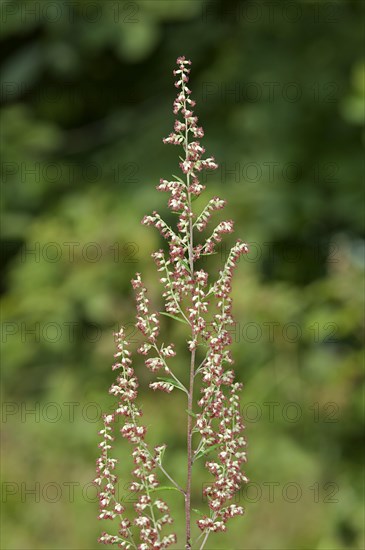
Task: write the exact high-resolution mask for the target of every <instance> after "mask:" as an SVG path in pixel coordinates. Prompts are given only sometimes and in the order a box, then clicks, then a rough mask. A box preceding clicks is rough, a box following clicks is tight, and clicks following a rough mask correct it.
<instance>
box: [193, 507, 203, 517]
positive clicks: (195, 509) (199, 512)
mask: <svg viewBox="0 0 365 550" xmlns="http://www.w3.org/2000/svg"><path fill="white" fill-rule="evenodd" d="M191 511H192V512H195V513H196V514H199V516H202V515H203V512H201V511H200V510H198V509H197V508H192V509H191Z"/></svg>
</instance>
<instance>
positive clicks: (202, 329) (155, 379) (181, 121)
mask: <svg viewBox="0 0 365 550" xmlns="http://www.w3.org/2000/svg"><path fill="white" fill-rule="evenodd" d="M190 66H191V61H189V60H188V59H186V58H185V57H179V58H178V59H177V69H175V70H174V76H175V77H176V81H175V87H176V88H177V97H176V99H175V100H174V104H173V112H174V114H175V115H176V117H177V118H176V120H175V123H174V128H173V131H172V132H171V133H170V134H169V136H168V137H166V138H164V140H163V141H164V143H167V144H172V145H177V146H180V147H181V148H182V152H181V156H180V163H179V166H180V170H181V177H178V176H173V179H171V180H168V179H161V180H160V182H159V184H158V185H157V190H158V191H161V192H167V193H169V195H170V196H169V199H168V203H167V206H168V208H169V209H170V211H171V212H172V213H173V214H175V215H177V223H176V227H170V225H169V224H168V223H166V222H165V221H164V220H163V219H162V217H161V216H160V214H159V213H158V212H156V211H154V212H152V214H150V215H146V216H145V217H144V218H143V220H142V223H143V224H144V225H146V226H150V225H153V226H155V227H156V228H157V229H158V230H159V232H160V233H161V235H162V236H163V237H164V239H165V242H166V241H167V245H168V246H166V247H165V250H163V249H160V250H158V251H156V252H154V253H153V254H152V257H153V259H154V261H155V263H156V266H157V271H158V272H159V274H160V282H161V284H162V285H163V288H164V290H163V293H162V297H163V298H164V306H165V311H161V312H153V311H151V308H150V302H149V298H148V297H147V289H146V287H145V286H144V284H143V283H142V278H141V275H140V274H139V273H137V274H136V276H135V278H134V279H133V280H132V286H133V288H134V290H135V293H136V309H137V315H136V327H137V328H138V330H139V331H140V334H141V337H142V342H141V343H140V345H139V347H138V350H137V351H138V353H139V354H141V355H142V356H143V360H144V363H145V366H146V368H147V371H146V372H147V376H148V377H150V378H151V381H149V388H150V389H151V390H152V391H157V390H158V391H159V392H161V403H162V400H163V399H170V397H168V396H163V394H164V393H166V394H171V393H175V391H176V390H179V391H182V392H183V393H185V395H186V397H187V403H186V405H185V410H186V412H187V416H186V430H187V438H186V448H187V453H186V454H187V457H186V483H185V485H184V486H183V487H181V486H180V485H179V483H178V482H177V481H176V480H175V479H174V478H173V477H172V476H171V475H170V474H169V473H168V472H167V471H166V469H165V467H164V465H163V457H164V454H165V451H166V445H165V444H162V445H158V446H157V447H155V449H154V451H150V449H149V446H148V443H147V435H148V434H147V428H146V427H145V426H144V425H143V424H141V422H140V420H141V417H142V410H141V409H140V408H139V407H138V406H137V398H138V380H137V375H136V373H135V371H134V369H133V367H132V353H131V351H130V349H129V343H128V342H127V340H126V337H125V331H124V329H123V328H122V329H121V330H120V332H119V333H117V335H116V344H117V351H116V353H115V363H114V364H113V367H112V368H113V370H117V371H118V376H117V379H116V382H115V383H113V384H112V386H111V387H110V390H109V391H110V394H111V395H112V396H114V398H115V399H116V401H117V403H116V406H115V408H114V412H113V413H112V414H107V415H105V416H104V428H103V429H102V430H101V431H100V435H101V436H102V441H101V443H100V449H101V457H100V458H99V459H98V462H97V478H96V480H95V483H96V484H97V486H98V487H99V496H100V512H99V518H100V519H110V520H114V519H116V518H118V521H119V531H118V534H109V533H106V532H103V533H102V535H101V537H100V539H99V541H100V542H101V543H104V544H110V545H113V544H116V545H118V547H120V548H127V549H129V548H131V549H136V550H150V549H151V550H152V549H157V550H159V549H164V548H168V547H169V546H171V545H172V544H174V543H176V542H177V539H176V535H175V534H174V533H170V534H166V535H163V534H162V530H163V529H164V528H165V527H166V526H168V525H169V524H171V523H172V518H171V516H170V513H169V509H168V506H167V504H166V502H165V501H164V500H162V499H161V498H155V493H156V491H157V490H163V489H165V487H160V486H159V479H158V476H157V473H158V472H160V473H161V475H164V476H165V477H166V478H167V480H168V482H169V484H170V485H169V486H168V487H167V488H169V489H171V488H173V489H176V490H177V491H178V492H180V493H181V495H182V496H183V498H184V506H185V541H184V546H185V550H191V549H192V548H193V543H192V531H191V528H192V526H191V494H192V483H193V465H194V464H195V463H196V462H197V461H198V460H204V461H205V467H206V470H207V475H209V476H211V477H210V479H211V481H210V482H208V483H207V484H206V485H205V489H204V496H205V498H206V501H207V504H208V506H207V510H206V513H203V512H201V514H200V518H199V519H198V520H197V522H196V523H197V528H198V529H197V533H199V530H200V531H201V534H200V535H199V536H198V538H197V540H196V543H194V544H195V547H196V548H199V549H200V550H203V548H204V546H205V544H206V542H207V539H208V537H209V534H210V533H214V532H217V531H226V529H227V522H228V520H230V519H231V518H233V517H235V516H238V515H242V514H243V512H244V510H243V508H242V507H241V506H237V505H236V504H234V503H233V502H232V501H233V499H234V496H235V494H236V493H237V492H238V491H239V490H240V487H241V485H242V484H243V483H247V481H248V480H247V477H246V475H245V473H244V472H243V470H242V466H243V464H244V463H245V462H246V453H245V444H246V441H245V439H244V437H243V435H242V432H243V429H244V426H243V422H242V418H241V415H240V407H239V397H238V394H239V392H240V390H241V386H242V385H241V384H240V383H238V382H236V381H235V373H234V371H233V369H232V365H233V359H232V356H231V351H230V345H231V336H230V326H231V325H232V324H234V320H233V317H232V299H231V297H230V292H231V286H232V277H233V271H234V268H235V267H236V266H237V263H238V260H239V258H240V256H241V255H242V254H246V253H247V252H248V248H247V245H246V244H245V243H244V242H242V241H241V240H237V242H236V244H235V245H234V246H233V247H232V249H231V251H230V253H229V255H228V258H227V261H226V263H225V265H224V266H223V268H222V269H221V270H220V271H219V275H218V278H217V280H216V281H215V282H209V274H208V273H207V272H206V271H205V270H204V269H202V268H201V266H199V267H198V266H197V265H196V263H197V262H198V261H199V259H200V258H201V257H202V256H203V255H209V254H213V253H214V252H215V247H216V245H217V243H219V242H221V240H222V238H223V236H224V235H225V234H226V233H227V234H229V233H232V232H233V221H232V220H226V221H221V222H220V223H219V224H218V225H217V227H216V228H215V229H213V231H212V233H211V234H210V236H209V237H207V238H205V240H203V241H202V242H195V234H196V233H197V234H198V235H200V236H201V235H202V232H203V231H204V230H205V229H206V228H207V225H208V223H209V222H210V221H211V218H212V216H213V214H214V213H215V212H217V211H219V210H221V209H222V208H223V207H224V206H225V204H226V202H225V201H224V200H223V199H221V198H219V197H217V196H214V197H212V198H211V199H210V200H209V201H208V203H207V205H206V206H205V208H203V209H200V213H199V214H196V213H195V212H194V210H193V201H194V200H195V199H196V198H198V197H199V196H200V195H201V194H202V192H203V191H204V189H205V186H204V185H202V183H201V182H200V179H199V178H200V173H201V172H202V171H203V170H214V169H216V168H217V164H216V162H215V159H214V157H212V156H207V157H206V156H205V148H204V147H203V146H202V144H201V143H200V139H201V138H202V137H203V136H204V131H203V128H202V127H201V126H199V125H198V118H197V116H196V115H195V114H194V107H195V101H194V100H193V99H192V98H191V91H190V89H189V88H188V82H189V74H190ZM161 316H167V317H169V318H170V319H173V320H176V321H179V322H182V323H183V324H184V326H185V331H186V353H188V354H189V355H190V361H189V363H190V366H189V369H188V372H184V373H183V374H182V376H181V379H180V378H179V377H178V376H177V374H176V372H175V369H174V366H173V365H174V358H175V356H176V351H175V346H174V344H173V343H169V344H165V343H164V342H163V341H162V342H160V339H161V336H160V331H161V327H160V319H161ZM162 340H163V339H162ZM176 349H177V348H176ZM180 349H181V347H180ZM199 356H200V357H199ZM184 363H185V360H184ZM161 374H163V375H165V376H161ZM166 376H167V377H166ZM196 384H200V398H199V399H198V400H197V402H196V403H195V402H194V385H196ZM117 419H122V421H123V423H122V427H121V428H120V433H121V435H122V437H124V438H125V439H127V440H129V442H130V443H132V444H133V446H134V448H133V451H132V457H133V461H134V465H135V467H134V470H133V472H132V475H133V481H132V483H131V485H130V490H131V491H134V492H135V493H136V497H137V502H136V503H135V506H134V511H133V512H134V517H132V515H131V514H128V511H127V510H126V508H127V506H126V507H124V506H123V505H122V504H121V503H120V502H119V501H117V499H116V496H115V495H116V490H115V486H116V482H117V477H116V474H115V473H114V470H115V468H116V460H115V459H113V458H111V457H110V453H111V451H112V443H113V435H112V427H113V426H114V425H115V424H116V421H117ZM194 433H195V434H196V437H197V439H198V440H199V442H198V444H197V445H196V446H195V447H194V445H193V443H194V442H193V434H194ZM208 454H209V456H208ZM201 481H202V480H198V485H201ZM175 495H176V492H175V493H173V496H175ZM181 547H182V545H181V544H180V546H179V548H181Z"/></svg>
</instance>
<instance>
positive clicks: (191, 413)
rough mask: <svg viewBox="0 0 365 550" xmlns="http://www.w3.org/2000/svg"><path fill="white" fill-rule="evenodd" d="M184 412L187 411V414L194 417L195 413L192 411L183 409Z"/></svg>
mask: <svg viewBox="0 0 365 550" xmlns="http://www.w3.org/2000/svg"><path fill="white" fill-rule="evenodd" d="M185 412H187V413H188V415H189V416H192V417H193V418H196V414H195V413H193V411H189V410H188V409H185Z"/></svg>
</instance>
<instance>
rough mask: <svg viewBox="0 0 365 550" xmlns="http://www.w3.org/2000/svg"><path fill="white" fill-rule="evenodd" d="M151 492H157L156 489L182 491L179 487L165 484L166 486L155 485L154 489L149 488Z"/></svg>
mask: <svg viewBox="0 0 365 550" xmlns="http://www.w3.org/2000/svg"><path fill="white" fill-rule="evenodd" d="M149 491H150V492H156V491H177V492H178V493H180V491H179V489H178V488H177V487H173V486H172V485H171V486H167V485H166V486H165V487H155V488H154V489H149Z"/></svg>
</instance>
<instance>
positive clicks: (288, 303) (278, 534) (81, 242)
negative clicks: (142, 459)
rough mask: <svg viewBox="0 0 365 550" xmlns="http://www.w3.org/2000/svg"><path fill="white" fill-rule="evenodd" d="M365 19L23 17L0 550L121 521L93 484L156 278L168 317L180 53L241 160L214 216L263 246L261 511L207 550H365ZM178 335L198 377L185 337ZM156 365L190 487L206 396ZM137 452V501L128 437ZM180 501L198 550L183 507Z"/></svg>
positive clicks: (356, 8)
mask: <svg viewBox="0 0 365 550" xmlns="http://www.w3.org/2000/svg"><path fill="white" fill-rule="evenodd" d="M363 17H364V3H363V2H362V1H330V2H320V1H317V2H311V1H298V0H297V1H290V2H286V1H280V2H279V1H278V2H260V1H243V0H241V1H214V2H204V1H200V0H192V1H190V0H176V1H171V2H170V1H167V0H165V1H162V0H161V1H159V0H157V1H154V0H148V1H137V2H134V1H119V0H112V1H108V0H104V1H101V0H93V1H91V0H84V1H81V0H75V1H74V2H66V1H65V2H63V1H61V0H60V1H48V0H44V1H41V2H39V1H38V2H35V1H33V0H27V1H26V2H16V1H7V0H3V1H2V2H1V18H2V42H3V44H2V57H3V70H2V77H1V99H2V150H3V160H2V165H1V171H2V199H3V200H2V208H3V212H2V223H3V225H2V268H3V270H4V273H5V276H4V278H3V282H2V287H1V291H2V321H3V325H2V327H3V328H2V348H3V352H2V359H3V361H2V369H3V370H2V380H3V386H2V392H3V395H2V398H3V407H2V434H3V453H4V456H3V460H2V512H3V514H2V516H3V519H2V522H3V523H2V530H1V533H2V534H1V548H4V549H9V550H21V549H24V550H26V549H27V550H33V549H36V548H37V549H38V548H39V549H65V550H66V549H70V550H71V549H80V550H81V549H85V550H86V549H94V548H97V547H98V544H97V543H96V538H97V536H98V534H99V531H100V530H101V529H102V528H105V527H108V524H107V525H103V526H102V525H100V524H99V523H98V522H97V520H96V516H97V504H96V498H95V494H96V493H95V489H94V488H93V487H92V486H91V483H90V482H91V480H92V479H93V477H94V464H95V460H96V458H97V456H98V449H97V443H98V436H97V430H98V429H99V427H100V423H99V420H100V412H101V409H103V410H108V408H109V407H110V406H111V403H112V400H111V398H109V396H108V388H109V385H110V384H111V382H112V380H113V379H114V375H113V373H112V372H111V369H110V366H111V364H112V354H113V352H114V347H113V346H114V344H113V336H112V332H113V331H114V330H115V329H117V328H118V326H119V325H120V324H121V323H124V324H126V325H127V328H128V332H129V334H130V336H131V337H132V339H133V340H136V341H138V335H137V333H136V332H135V330H134V328H133V315H134V300H133V295H132V291H131V287H130V279H131V278H132V276H133V275H134V273H135V272H136V271H140V272H142V273H143V276H144V279H145V282H146V284H147V286H148V288H149V291H150V295H151V298H152V300H153V301H154V304H155V307H156V309H161V307H162V304H161V298H160V297H159V293H160V287H159V284H158V279H157V275H156V272H155V266H154V263H153V261H152V259H151V258H150V253H151V252H152V251H154V250H156V249H157V248H159V247H160V246H161V241H160V238H159V235H158V234H157V232H156V231H154V230H153V229H149V228H144V227H143V226H141V225H140V219H141V218H142V217H143V215H144V214H146V213H150V212H151V211H152V210H153V209H155V208H156V209H158V210H159V211H160V213H161V214H162V215H165V217H166V218H168V219H169V214H168V212H167V208H166V195H164V194H162V193H157V191H155V185H156V184H157V183H158V181H159V178H160V177H167V178H169V177H170V175H171V173H176V172H177V168H176V167H177V162H178V159H177V149H176V148H174V147H168V146H164V145H163V144H162V141H161V139H162V137H164V136H166V135H167V134H168V133H169V132H170V131H171V128H172V124H173V115H172V111H171V106H172V101H173V99H174V96H175V92H176V90H175V88H174V87H173V76H172V74H171V71H172V69H173V68H174V64H175V59H176V57H177V56H178V55H186V56H187V57H188V58H190V59H191V60H192V61H193V67H192V78H191V88H192V90H193V96H194V98H195V99H196V100H197V108H196V113H197V114H198V116H199V120H200V122H201V124H202V125H203V127H204V129H205V132H206V137H205V138H204V140H203V144H204V145H205V146H206V149H207V152H208V154H213V155H215V157H216V159H217V161H218V163H219V164H220V168H219V169H218V170H217V171H216V172H214V173H212V174H211V175H210V174H209V175H208V176H207V177H206V184H207V193H206V194H205V195H203V197H204V198H203V197H202V199H200V200H199V203H198V202H197V203H196V204H197V208H199V209H200V207H201V205H202V203H203V201H205V198H207V197H211V196H213V195H220V196H222V197H223V198H226V199H228V206H227V208H226V210H225V216H226V217H228V218H233V219H234V220H235V221H236V233H235V236H236V237H238V236H240V237H241V238H243V239H244V240H246V241H247V242H249V243H250V249H251V252H250V254H249V255H248V256H247V257H245V258H244V259H243V260H242V261H241V262H240V266H239V268H238V271H237V272H236V278H235V285H234V292H233V294H234V314H235V318H236V321H237V324H236V326H235V328H234V331H233V339H234V343H233V353H234V356H235V359H236V370H237V376H238V378H239V379H240V380H241V381H242V382H244V384H245V388H244V392H243V394H242V410H243V413H244V416H245V417H246V426H247V430H246V435H247V439H248V445H249V446H248V452H249V462H248V464H247V475H248V477H249V479H250V484H249V485H248V487H247V488H246V489H245V490H243V491H242V493H241V494H240V495H239V496H238V498H237V502H240V503H241V504H243V506H245V508H246V515H245V517H244V518H236V519H235V520H232V522H231V527H230V529H229V530H228V533H227V534H225V535H219V536H211V538H210V539H209V543H208V545H207V548H208V550H209V549H218V548H219V549H235V550H238V549H247V550H248V549H253V548H256V549H262V550H271V549H280V550H287V549H288V550H289V549H304V548H305V549H321V550H325V549H326V550H335V549H338V550H340V549H341V550H342V549H347V548H359V549H360V548H363V547H364V539H363V536H364V533H363V507H362V506H363V488H364V484H363V474H362V457H363V449H362V434H363V431H362V419H363V409H362V386H363V380H364V377H363V371H362V363H363V330H364V327H363V308H364V303H363V298H364V295H363V291H362V284H361V283H362V281H363V265H362V261H363V245H364V240H363V239H364V232H363V231H364V227H363V223H362V222H363V213H364V205H363V201H362V197H363V191H362V168H363V159H362V155H361V148H362V145H363V141H364V133H363V122H364V115H363V103H364V57H363V54H362V47H361V46H362V45H363ZM232 240H233V239H232ZM232 240H231V241H230V240H229V239H228V240H227V241H226V243H227V247H228V245H229V244H230V243H232ZM225 246H226V245H224V246H222V247H221V249H220V254H219V255H218V256H216V257H214V261H213V263H212V264H211V267H212V269H213V271H214V270H215V271H216V270H217V269H218V263H219V262H221V261H224V259H225V256H226V253H227V250H228V248H226V247H225ZM165 329H166V333H167V336H166V341H167V340H170V339H175V338H178V339H179V341H180V344H179V346H178V351H179V355H178V358H177V360H176V369H177V370H178V371H179V372H180V374H181V376H182V377H184V376H187V371H186V360H185V359H186V355H184V351H183V349H184V341H185V338H186V335H185V334H184V327H183V326H182V325H181V327H180V326H179V327H175V326H172V325H171V324H170V323H165ZM142 367H143V363H142V362H141V361H140V359H138V360H137V362H136V368H137V371H138V373H139V374H140V378H141V392H142V396H143V398H144V411H145V419H146V422H147V424H148V425H149V426H150V429H149V437H150V441H151V442H155V441H156V442H162V441H166V442H167V443H168V444H169V451H168V452H167V455H166V456H167V467H168V469H169V470H170V471H174V472H175V473H176V476H177V478H178V479H179V480H181V482H183V481H184V475H185V473H184V472H185V462H184V460H185V459H184V456H185V455H184V448H185V417H186V414H185V412H184V409H185V403H184V400H183V399H182V398H181V396H177V395H176V396H175V395H171V396H167V395H158V396H156V395H155V394H152V392H150V391H149V390H148V391H147V390H146V388H147V386H148V381H149V380H150V378H149V375H148V373H147V372H146V369H144V368H142ZM117 452H118V453H119V456H120V457H121V461H120V462H121V463H120V472H121V482H120V491H121V496H122V498H123V499H124V500H125V501H130V500H133V498H132V497H133V495H130V494H128V491H126V490H125V483H126V482H127V480H128V477H127V475H128V471H129V469H130V466H131V465H130V459H129V452H130V447H129V446H128V443H126V442H122V444H121V445H119V444H118V445H117ZM208 479H209V476H208V477H207V475H206V474H205V473H204V470H203V469H201V470H200V471H198V476H197V477H196V479H195V485H194V507H196V508H199V507H200V508H204V506H205V503H204V502H202V496H201V494H202V485H203V484H204V483H205V482H206V481H207V480H208ZM172 495H173V497H175V493H172ZM166 498H167V500H168V501H169V502H170V503H171V505H172V507H173V509H174V510H175V509H176V510H177V512H176V522H175V526H176V531H177V533H178V534H179V535H180V544H179V545H177V548H182V547H183V542H182V540H183V539H182V537H181V535H182V533H183V513H182V509H183V508H182V503H180V502H175V504H174V503H172V502H171V498H170V494H167V496H166Z"/></svg>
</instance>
